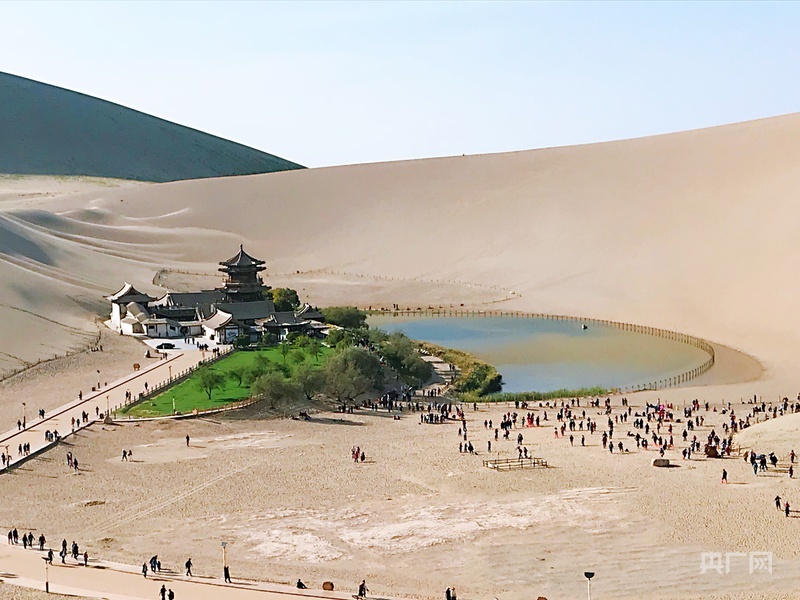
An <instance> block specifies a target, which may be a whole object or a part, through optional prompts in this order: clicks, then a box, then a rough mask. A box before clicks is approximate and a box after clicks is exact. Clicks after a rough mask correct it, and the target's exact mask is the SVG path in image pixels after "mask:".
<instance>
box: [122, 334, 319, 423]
mask: <svg viewBox="0 0 800 600" xmlns="http://www.w3.org/2000/svg"><path fill="white" fill-rule="evenodd" d="M331 352H332V350H331V349H330V348H328V347H326V346H323V347H322V348H321V351H320V354H319V357H318V358H317V359H315V358H314V357H313V356H310V355H308V354H306V353H304V355H303V360H307V361H311V362H316V363H317V364H322V363H323V362H325V358H326V357H327V356H328V355H329V354H330V353H331ZM294 353H295V351H290V352H289V353H288V354H287V355H286V357H285V363H284V356H283V354H282V353H281V349H280V348H278V347H276V348H268V349H266V350H258V351H247V350H240V351H238V352H234V353H233V354H232V355H231V356H228V357H226V358H223V359H222V360H220V361H219V362H216V363H214V364H213V365H212V366H211V368H212V369H214V370H215V371H219V372H220V373H222V374H223V375H226V377H225V383H224V384H223V386H222V387H221V388H218V389H216V390H214V391H213V393H212V394H211V399H210V400H209V398H208V395H207V394H206V393H205V392H204V391H203V390H202V389H201V388H200V384H199V383H198V381H197V378H196V376H195V375H192V376H191V377H189V378H188V379H186V380H184V381H182V382H181V383H178V384H176V385H175V386H173V387H171V388H169V389H167V390H165V391H163V392H161V393H160V394H159V395H158V396H155V397H153V398H149V399H147V400H144V401H143V402H140V403H138V404H135V405H133V406H131V407H129V408H127V409H122V410H119V411H117V412H118V414H120V415H122V416H126V417H127V416H130V417H158V416H164V415H171V414H172V407H173V404H172V403H173V399H174V401H175V411H176V412H178V413H181V414H187V413H190V412H192V411H193V410H194V409H197V410H208V409H210V408H222V407H223V406H225V405H226V404H230V403H232V402H238V401H240V400H246V399H247V398H249V397H250V389H249V388H248V387H247V386H245V385H242V386H239V385H238V384H237V382H236V381H235V380H233V379H229V378H228V377H227V374H228V373H229V372H230V371H231V370H233V369H235V368H237V367H240V366H251V365H253V364H255V362H256V359H257V357H258V356H259V355H263V356H266V357H267V358H268V359H269V360H270V361H272V362H274V363H277V364H286V365H287V366H288V367H289V369H290V371H294V369H295V367H296V366H297V365H298V364H299V362H302V360H298V358H299V357H295V356H294Z"/></svg>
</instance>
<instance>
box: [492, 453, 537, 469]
mask: <svg viewBox="0 0 800 600" xmlns="http://www.w3.org/2000/svg"><path fill="white" fill-rule="evenodd" d="M483 466H484V467H487V468H489V469H495V470H497V471H517V470H519V469H546V468H547V461H546V460H545V459H543V458H538V457H536V456H530V457H528V458H488V459H486V460H484V461H483Z"/></svg>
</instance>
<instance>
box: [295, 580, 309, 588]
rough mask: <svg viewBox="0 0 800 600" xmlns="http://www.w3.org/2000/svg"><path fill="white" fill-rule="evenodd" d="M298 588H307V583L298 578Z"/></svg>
mask: <svg viewBox="0 0 800 600" xmlns="http://www.w3.org/2000/svg"><path fill="white" fill-rule="evenodd" d="M297 589H298V590H305V589H308V588H307V587H306V584H305V583H303V582H302V581H301V580H300V579H298V580H297Z"/></svg>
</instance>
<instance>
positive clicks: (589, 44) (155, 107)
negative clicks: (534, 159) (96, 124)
mask: <svg viewBox="0 0 800 600" xmlns="http://www.w3.org/2000/svg"><path fill="white" fill-rule="evenodd" d="M799 31H800V3H788V2H787V3H769V2H755V3H747V2H736V3H726V2H710V3H702V2H685V3H682V2H664V3H658V2H652V3H634V2H620V3H603V2H588V3H578V2H576V3H569V2H558V3H556V2H531V3H525V2H509V3H504V2H499V1H491V2H466V3H462V2H443V1H442V2H385V3H381V2H352V3H350V2H345V3H341V2H321V3H315V2H308V3H303V2H286V3H283V2H263V3H262V2H241V3H239V2H188V1H186V2H155V1H153V2H130V3H127V2H53V3H49V2H19V3H17V2H2V3H0V71H5V72H8V73H13V74H15V75H20V76H23V77H28V78H31V79H35V80H38V81H43V82H45V83H50V84H53V85H58V86H61V87H65V88H68V89H72V90H75V91H79V92H83V93H85V94H89V95H92V96H97V97H99V98H103V99H105V100H110V101H112V102H117V103H119V104H122V105H125V106H128V107H130V108H135V109H137V110H140V111H143V112H146V113H149V114H152V115H155V116H158V117H161V118H164V119H168V120H170V121H175V122H177V123H180V124H183V125H187V126H189V127H194V128H196V129H200V130H202V131H205V132H208V133H212V134H214V135H218V136H221V137H224V138H228V139H231V140H234V141H237V142H240V143H243V144H246V145H249V146H253V147H255V148H258V149H260V150H264V151H266V152H269V153H272V154H275V155H278V156H281V157H283V158H286V159H289V160H293V161H295V162H298V163H301V164H303V165H306V166H310V167H319V166H328V165H338V164H352V163H363V162H378V161H386V160H401V159H412V158H425V157H431V156H447V155H460V154H482V153H488V152H505V151H513V150H527V149H533V148H542V147H550V146H564V145H572V144H585V143H594V142H601V141H607V140H613V139H624V138H630V137H639V136H645V135H654V134H660V133H669V132H673V131H681V130H686V129H695V128H700V127H709V126H714V125H721V124H725V123H732V122H737V121H746V120H751V119H757V118H763V117H770V116H776V115H780V114H786V113H791V112H798V111H800V78H798V77H797V76H796V73H797V65H798V64H800V36H799V35H797V34H798V32H799ZM1 100H2V99H0V101H1ZM0 134H2V132H0Z"/></svg>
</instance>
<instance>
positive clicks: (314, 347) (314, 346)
mask: <svg viewBox="0 0 800 600" xmlns="http://www.w3.org/2000/svg"><path fill="white" fill-rule="evenodd" d="M305 339H307V340H308V344H307V345H306V351H307V352H308V353H309V354H310V355H311V356H313V357H314V361H315V362H319V355H320V353H321V352H322V344H321V343H320V341H319V340H318V339H316V338H310V337H308V336H306V337H305Z"/></svg>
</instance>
